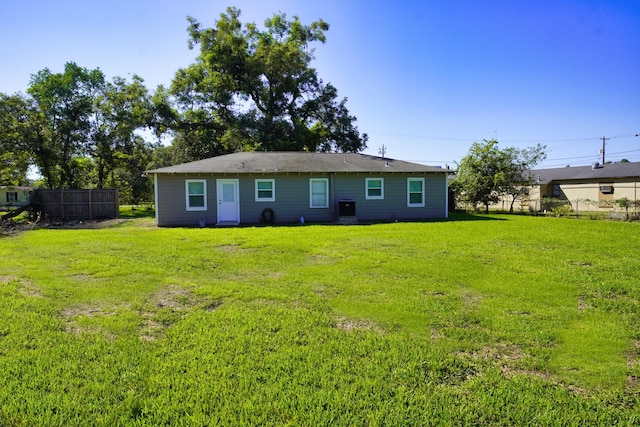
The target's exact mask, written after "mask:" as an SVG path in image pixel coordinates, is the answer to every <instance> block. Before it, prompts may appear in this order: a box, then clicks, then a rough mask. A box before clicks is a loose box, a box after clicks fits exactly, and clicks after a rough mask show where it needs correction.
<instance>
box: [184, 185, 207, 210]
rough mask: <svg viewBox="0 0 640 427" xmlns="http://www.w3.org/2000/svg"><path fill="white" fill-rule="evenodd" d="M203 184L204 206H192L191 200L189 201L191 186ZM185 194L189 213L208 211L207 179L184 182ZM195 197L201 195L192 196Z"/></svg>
mask: <svg viewBox="0 0 640 427" xmlns="http://www.w3.org/2000/svg"><path fill="white" fill-rule="evenodd" d="M192 183H193V184H195V183H202V184H203V186H202V189H203V191H204V194H202V196H204V206H191V200H190V199H189V196H190V194H189V184H192ZM184 192H185V197H186V206H187V210H188V211H206V210H207V180H206V179H185V180H184ZM192 195H193V196H199V195H200V194H192Z"/></svg>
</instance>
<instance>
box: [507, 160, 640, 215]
mask: <svg viewBox="0 0 640 427" xmlns="http://www.w3.org/2000/svg"><path fill="white" fill-rule="evenodd" d="M531 172H532V173H533V176H534V185H533V186H532V187H531V188H530V189H529V194H528V195H525V196H524V197H523V198H522V200H521V201H520V203H518V202H516V205H514V209H527V210H530V211H540V210H543V209H545V207H544V203H542V199H546V198H553V199H560V200H567V201H569V202H571V204H572V208H573V209H574V210H575V209H579V210H581V211H597V210H611V208H612V207H613V205H614V201H615V200H618V199H622V198H625V197H626V198H627V199H629V200H632V201H637V200H638V196H640V194H639V191H640V162H627V163H606V164H604V165H601V164H599V163H594V164H593V165H592V166H578V167H564V168H556V169H537V170H532V171H531ZM500 203H501V204H502V205H504V204H506V206H507V208H508V206H509V204H508V203H507V202H506V199H505V202H500ZM494 206H495V205H494ZM496 207H499V206H496Z"/></svg>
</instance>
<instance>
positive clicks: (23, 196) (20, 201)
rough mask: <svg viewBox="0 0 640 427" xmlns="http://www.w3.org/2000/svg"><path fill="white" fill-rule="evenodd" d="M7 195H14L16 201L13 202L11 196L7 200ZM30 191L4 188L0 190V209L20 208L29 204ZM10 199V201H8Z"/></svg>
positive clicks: (18, 188) (21, 188)
mask: <svg viewBox="0 0 640 427" xmlns="http://www.w3.org/2000/svg"><path fill="white" fill-rule="evenodd" d="M7 193H15V195H16V196H17V200H16V201H13V196H11V197H9V198H7ZM30 193H31V189H25V188H23V187H12V186H6V187H3V188H0V207H3V208H9V207H22V206H26V205H28V204H29V198H30ZM9 199H11V201H9Z"/></svg>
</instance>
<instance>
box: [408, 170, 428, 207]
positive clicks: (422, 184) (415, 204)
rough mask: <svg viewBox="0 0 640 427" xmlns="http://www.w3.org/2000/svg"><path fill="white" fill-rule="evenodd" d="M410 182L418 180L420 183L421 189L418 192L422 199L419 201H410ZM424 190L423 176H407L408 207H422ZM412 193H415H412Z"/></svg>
mask: <svg viewBox="0 0 640 427" xmlns="http://www.w3.org/2000/svg"><path fill="white" fill-rule="evenodd" d="M412 182H420V185H421V186H422V191H421V192H420V194H421V196H422V201H421V202H420V203H411V194H412V193H411V183H412ZM424 193H425V191H424V178H423V177H420V178H418V177H413V178H407V207H409V208H423V207H424V205H425V203H424V200H425V194H424ZM413 194H417V193H413Z"/></svg>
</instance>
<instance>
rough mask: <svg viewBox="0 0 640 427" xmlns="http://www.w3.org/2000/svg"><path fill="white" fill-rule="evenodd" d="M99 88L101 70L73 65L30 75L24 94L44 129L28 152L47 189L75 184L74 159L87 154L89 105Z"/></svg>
mask: <svg viewBox="0 0 640 427" xmlns="http://www.w3.org/2000/svg"><path fill="white" fill-rule="evenodd" d="M103 85H104V75H103V73H102V71H100V70H99V69H95V70H87V69H86V68H82V67H80V66H78V65H76V64H75V63H73V62H68V63H66V64H65V67H64V72H63V73H55V74H54V73H52V72H51V71H50V70H49V69H48V68H45V69H43V70H41V71H39V72H38V73H37V74H35V75H33V76H32V78H31V82H30V86H29V88H28V92H29V94H30V95H31V96H32V97H33V99H34V100H35V103H36V106H37V109H38V114H39V115H40V116H41V120H42V121H43V123H45V127H46V129H45V132H43V134H42V138H40V139H37V140H35V141H33V142H34V146H33V147H32V151H33V153H34V160H35V163H36V164H37V165H38V167H39V168H40V171H41V172H42V174H43V175H44V177H45V179H46V181H47V184H48V185H49V187H51V188H56V187H58V188H64V187H73V186H74V185H75V182H74V177H75V176H77V172H79V169H80V166H81V165H80V163H78V162H77V161H76V160H75V159H77V158H78V157H84V156H86V155H87V154H89V153H90V151H91V150H90V132H91V128H92V119H93V104H94V99H95V97H96V93H97V91H98V90H100V89H101V88H102V87H103Z"/></svg>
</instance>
